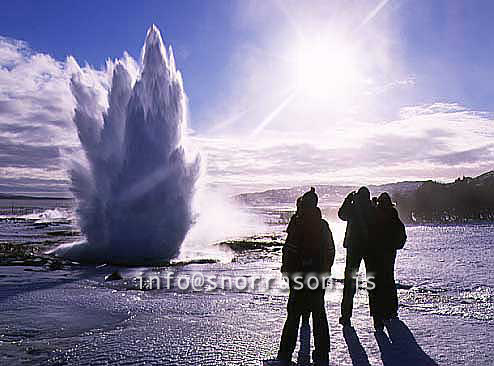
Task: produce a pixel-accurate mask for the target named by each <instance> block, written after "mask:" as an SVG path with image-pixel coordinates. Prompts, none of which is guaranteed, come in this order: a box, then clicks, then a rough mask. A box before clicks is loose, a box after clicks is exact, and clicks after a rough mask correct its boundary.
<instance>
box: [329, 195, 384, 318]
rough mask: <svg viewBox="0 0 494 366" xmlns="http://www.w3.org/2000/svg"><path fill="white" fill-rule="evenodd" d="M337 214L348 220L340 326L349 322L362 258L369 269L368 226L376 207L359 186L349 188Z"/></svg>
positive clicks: (369, 240) (369, 226) (373, 218)
mask: <svg viewBox="0 0 494 366" xmlns="http://www.w3.org/2000/svg"><path fill="white" fill-rule="evenodd" d="M338 216H339V218H340V219H341V220H344V221H346V222H347V226H346V232H345V239H344V241H343V247H344V248H346V263H345V275H344V276H345V277H344V288H343V299H342V302H341V317H340V319H339V323H340V324H341V325H343V326H351V317H352V312H353V298H354V296H355V292H356V291H357V275H358V271H359V268H360V263H361V262H362V260H363V261H364V263H365V266H366V270H368V261H369V251H370V244H371V243H370V242H371V234H370V230H371V228H372V227H373V225H374V221H375V209H374V207H373V204H372V201H371V198H370V191H369V189H368V188H367V187H361V188H360V189H359V190H358V191H357V192H351V193H350V194H349V195H348V196H347V197H346V198H345V201H344V202H343V204H342V206H341V208H340V209H339V211H338Z"/></svg>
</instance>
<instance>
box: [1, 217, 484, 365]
mask: <svg viewBox="0 0 494 366" xmlns="http://www.w3.org/2000/svg"><path fill="white" fill-rule="evenodd" d="M60 212H64V211H63V210H59V214H58V215H54V214H53V212H52V214H53V217H52V218H51V219H49V218H47V216H48V214H47V213H46V212H45V213H39V214H37V215H36V214H31V215H30V216H28V217H22V218H20V217H18V218H15V219H14V218H12V217H10V218H7V217H5V216H4V217H3V218H2V219H1V220H0V225H1V226H0V228H1V232H2V233H7V232H9V234H8V235H4V236H3V237H2V242H3V243H6V242H10V243H15V246H16V247H31V248H49V247H53V246H54V245H57V244H59V243H60V242H69V241H72V240H73V239H74V235H75V236H76V235H77V228H76V227H75V226H74V223H73V218H72V216H71V214H70V211H67V214H66V217H64V218H61V217H60V216H61V214H60ZM270 215H271V219H272V220H271V222H273V223H275V222H276V219H277V217H279V212H278V211H277V210H272V211H271V214H270V211H269V210H266V211H265V212H264V217H265V218H267V217H269V216H270ZM331 227H332V229H333V231H334V234H335V238H336V240H337V246H338V253H337V259H336V264H335V266H334V269H333V275H334V277H335V278H336V281H335V287H334V289H333V290H331V291H328V292H327V294H326V299H327V305H326V308H327V313H328V320H329V324H330V328H331V363H332V365H352V364H353V365H369V364H370V365H426V364H431V360H433V361H435V362H436V363H437V364H440V365H492V364H493V363H494V356H493V355H492V353H491V350H492V340H491V336H492V334H493V332H494V300H493V293H494V289H493V287H492V284H491V283H490V280H491V277H492V276H491V275H490V268H491V267H492V264H493V260H494V258H493V253H492V246H493V241H494V226H493V225H477V226H475V225H466V226H441V227H438V226H416V227H410V228H408V233H409V242H408V243H407V245H406V247H405V249H404V250H403V251H401V252H400V253H399V256H398V268H397V280H398V282H399V287H400V289H399V296H400V306H401V308H400V319H401V320H402V321H403V323H395V324H392V325H391V326H390V328H389V329H387V330H386V333H384V334H380V335H375V334H374V332H373V328H372V325H371V321H370V318H369V316H368V307H367V301H366V293H365V291H364V290H361V291H359V295H358V301H357V302H356V311H355V316H354V320H353V322H354V328H355V333H353V332H345V333H344V332H343V331H342V329H341V327H340V326H339V325H338V323H337V320H338V315H339V302H340V300H341V278H342V272H343V265H344V252H343V250H342V248H341V239H342V235H343V229H344V226H343V225H342V224H341V223H331ZM282 229H283V225H282V223H279V224H273V225H271V226H269V228H268V231H267V232H266V233H259V235H258V236H256V237H239V238H237V239H236V240H233V241H231V242H229V243H228V246H226V245H225V247H230V248H232V249H231V256H232V260H231V261H224V262H211V263H210V262H206V263H200V261H196V262H195V263H193V262H190V261H189V262H185V263H181V264H180V263H179V264H177V265H174V266H169V267H162V268H127V269H125V268H120V273H121V274H122V276H123V279H121V280H115V281H105V280H104V278H105V276H107V275H109V274H111V273H113V272H114V271H115V270H116V269H117V268H116V267H109V266H103V267H94V266H83V265H77V264H71V263H69V262H60V263H59V264H58V265H53V263H56V260H53V259H49V258H46V257H44V256H43V255H42V254H39V253H40V252H36V251H35V250H34V249H33V251H34V252H35V253H34V254H32V253H31V254H26V253H24V255H25V257H22V255H23V254H22V253H20V254H18V258H17V259H15V258H14V259H12V258H11V259H12V260H10V259H9V258H4V262H3V263H4V264H8V265H5V266H2V267H0V284H1V286H0V364H5V365H21V364H27V363H29V364H38V365H60V364H71V365H99V364H136V365H140V364H141V365H144V364H156V365H259V364H260V361H261V360H262V359H265V358H269V357H273V356H275V354H276V351H277V347H278V342H279V336H280V333H281V328H282V326H283V321H284V317H285V316H286V311H285V306H286V300H287V295H286V293H284V292H282V291H281V290H280V289H279V288H278V287H276V286H275V288H274V289H273V290H271V291H264V290H263V289H262V288H259V289H255V290H248V291H239V290H230V289H228V288H226V289H224V290H218V289H217V290H215V291H205V290H204V289H199V290H198V291H193V290H192V289H189V290H180V289H179V288H177V287H175V288H171V289H160V290H158V289H154V290H140V289H139V281H138V280H136V276H139V275H144V278H146V276H149V275H150V274H157V275H160V276H162V277H163V276H165V274H166V273H168V272H170V271H171V272H173V273H174V275H175V276H176V277H177V276H185V277H187V276H189V278H190V277H191V276H192V275H193V274H194V273H202V274H203V275H217V276H223V277H226V276H233V277H238V276H240V277H243V276H247V278H249V277H252V276H262V277H266V278H267V277H277V275H278V271H279V266H280V259H281V258H280V246H279V245H280V243H281V242H282V240H283V238H284V236H283V233H282ZM50 233H55V234H53V235H50ZM67 233H71V235H67ZM28 234H29V235H28ZM36 237H38V238H44V239H43V240H40V241H36V242H35V243H34V244H33V239H32V238H36ZM36 253H38V254H36ZM3 255H4V256H6V255H5V254H3ZM7 257H8V256H7ZM37 258H38V259H39V261H38V262H36V261H34V260H35V259H37ZM33 261H34V262H33ZM50 261H51V262H50ZM26 263H29V264H30V265H26ZM311 344H313V342H311Z"/></svg>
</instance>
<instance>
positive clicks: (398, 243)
mask: <svg viewBox="0 0 494 366" xmlns="http://www.w3.org/2000/svg"><path fill="white" fill-rule="evenodd" d="M392 240H393V242H392V244H393V247H394V249H397V250H398V249H403V247H404V246H405V243H406V241H407V233H406V228H405V225H404V224H403V222H402V221H401V220H400V218H399V217H398V216H396V219H395V223H394V225H393V239H392Z"/></svg>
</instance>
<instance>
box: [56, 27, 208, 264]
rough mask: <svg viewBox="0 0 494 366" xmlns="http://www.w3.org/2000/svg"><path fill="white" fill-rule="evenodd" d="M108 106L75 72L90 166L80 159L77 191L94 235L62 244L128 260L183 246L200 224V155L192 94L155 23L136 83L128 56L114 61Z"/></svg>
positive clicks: (156, 259) (153, 257) (151, 258)
mask: <svg viewBox="0 0 494 366" xmlns="http://www.w3.org/2000/svg"><path fill="white" fill-rule="evenodd" d="M112 67H113V76H112V81H111V87H110V90H109V92H108V108H107V110H106V111H104V113H103V115H102V116H101V112H100V111H101V107H100V108H99V109H98V107H97V106H96V104H97V103H96V101H95V98H96V97H95V93H94V90H92V89H91V87H90V86H88V85H87V83H83V82H82V81H81V80H82V76H81V74H79V75H77V74H76V75H75V76H74V77H73V79H72V83H71V87H72V93H73V95H74V97H75V100H76V110H75V116H74V122H75V124H76V127H77V131H78V135H79V139H80V141H81V145H82V147H83V149H84V151H85V153H86V157H87V161H88V163H89V165H88V167H85V166H83V165H81V164H74V166H73V168H72V169H71V172H70V175H71V181H72V192H73V193H74V195H75V197H76V199H77V202H78V217H79V221H80V226H81V230H82V232H83V233H84V234H85V236H86V239H87V242H84V243H79V244H77V245H72V246H69V247H65V248H60V249H59V251H58V252H59V254H61V255H63V256H65V257H66V258H69V259H72V260H77V261H85V262H88V261H89V262H96V263H113V264H125V265H145V264H158V263H163V262H165V261H168V260H170V259H172V258H174V257H176V256H177V255H178V254H179V250H180V246H181V244H182V242H183V240H184V239H185V236H186V234H187V232H188V231H189V229H190V228H191V226H192V224H193V213H192V207H191V203H192V198H193V195H194V185H195V183H196V180H197V177H198V175H199V169H200V163H199V157H196V158H195V160H193V161H191V162H188V160H187V159H186V153H185V151H184V148H183V146H182V134H183V130H184V128H185V125H186V96H185V92H184V89H183V85H182V77H181V74H180V72H179V71H177V70H176V68H175V60H174V57H173V52H172V49H171V48H169V50H168V53H167V51H166V49H165V46H164V44H163V41H162V39H161V35H160V32H159V30H158V28H157V27H156V26H154V25H153V26H152V27H151V28H150V29H149V30H148V33H147V37H146V41H145V44H144V47H143V52H142V65H141V67H140V72H139V74H138V76H137V81H136V82H135V84H133V82H132V77H131V74H132V72H131V71H132V70H130V68H131V67H130V66H129V63H128V62H124V61H117V62H116V63H115V64H114V65H113V66H112Z"/></svg>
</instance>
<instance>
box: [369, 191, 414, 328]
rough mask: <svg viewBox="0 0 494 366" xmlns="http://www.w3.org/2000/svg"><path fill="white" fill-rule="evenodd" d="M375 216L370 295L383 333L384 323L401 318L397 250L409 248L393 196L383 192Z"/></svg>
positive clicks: (372, 306) (371, 304) (372, 309)
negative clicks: (399, 312) (392, 200)
mask: <svg viewBox="0 0 494 366" xmlns="http://www.w3.org/2000/svg"><path fill="white" fill-rule="evenodd" d="M375 215H376V216H375V222H374V227H373V228H372V230H371V233H372V234H371V235H372V247H373V250H372V251H371V252H370V257H369V267H370V268H369V269H370V271H372V272H373V274H374V277H375V278H374V284H375V288H374V290H373V291H370V292H369V306H370V312H371V315H372V317H373V318H374V326H375V327H376V329H377V330H379V329H382V328H383V326H384V323H383V320H387V319H391V318H395V317H397V316H398V293H397V291H396V283H395V277H394V271H395V261H396V251H397V250H398V249H401V248H403V246H404V245H405V241H406V233H405V226H404V225H403V223H402V222H401V220H400V218H399V217H398V211H397V210H396V209H395V208H394V207H393V203H392V202H391V197H390V196H389V194H387V193H382V194H381V195H380V196H379V198H378V199H377V207H376V209H375Z"/></svg>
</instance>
